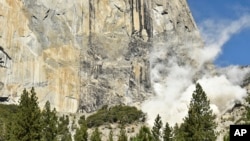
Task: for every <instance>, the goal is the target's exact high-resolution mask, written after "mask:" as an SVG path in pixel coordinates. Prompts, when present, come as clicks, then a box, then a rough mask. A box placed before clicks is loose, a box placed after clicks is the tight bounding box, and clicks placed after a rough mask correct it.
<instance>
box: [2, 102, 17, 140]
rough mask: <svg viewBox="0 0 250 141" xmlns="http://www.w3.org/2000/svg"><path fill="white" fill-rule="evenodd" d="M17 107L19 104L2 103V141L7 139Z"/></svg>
mask: <svg viewBox="0 0 250 141" xmlns="http://www.w3.org/2000/svg"><path fill="white" fill-rule="evenodd" d="M17 108H18V107H17V105H4V104H0V141H4V140H7V136H8V135H7V133H8V132H7V130H8V128H10V127H9V126H8V125H9V123H11V122H12V121H13V120H14V115H15V114H16V113H17Z"/></svg>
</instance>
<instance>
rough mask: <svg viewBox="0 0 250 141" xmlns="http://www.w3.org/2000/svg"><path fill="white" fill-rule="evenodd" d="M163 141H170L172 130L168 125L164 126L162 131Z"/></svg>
mask: <svg viewBox="0 0 250 141" xmlns="http://www.w3.org/2000/svg"><path fill="white" fill-rule="evenodd" d="M163 141H172V129H171V127H170V126H169V124H168V123H166V124H165V128H164V130H163Z"/></svg>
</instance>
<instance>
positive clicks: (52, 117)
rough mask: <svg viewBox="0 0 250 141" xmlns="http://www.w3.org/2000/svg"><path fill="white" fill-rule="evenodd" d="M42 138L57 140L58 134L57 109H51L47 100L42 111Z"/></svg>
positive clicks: (50, 140)
mask: <svg viewBox="0 0 250 141" xmlns="http://www.w3.org/2000/svg"><path fill="white" fill-rule="evenodd" d="M42 124H43V129H42V136H43V138H42V140H44V141H55V140H56V136H57V125H58V119H57V116H56V109H54V110H53V111H51V109H50V103H49V101H47V102H46V104H45V106H44V110H43V111H42Z"/></svg>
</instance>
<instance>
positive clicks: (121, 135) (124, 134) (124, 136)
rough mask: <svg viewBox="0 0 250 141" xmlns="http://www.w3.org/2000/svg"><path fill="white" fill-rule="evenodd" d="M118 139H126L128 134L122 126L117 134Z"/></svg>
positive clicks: (125, 140) (123, 140) (120, 140)
mask: <svg viewBox="0 0 250 141" xmlns="http://www.w3.org/2000/svg"><path fill="white" fill-rule="evenodd" d="M118 141H128V136H127V134H126V130H125V129H124V127H122V128H121V130H120V134H119V136H118Z"/></svg>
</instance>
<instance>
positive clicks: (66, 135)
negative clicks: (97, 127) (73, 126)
mask: <svg viewBox="0 0 250 141" xmlns="http://www.w3.org/2000/svg"><path fill="white" fill-rule="evenodd" d="M68 126H69V116H68V115H66V116H65V115H63V116H62V117H60V118H59V123H58V130H57V133H58V136H59V140H62V141H71V140H72V139H71V134H70V132H69V128H68Z"/></svg>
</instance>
